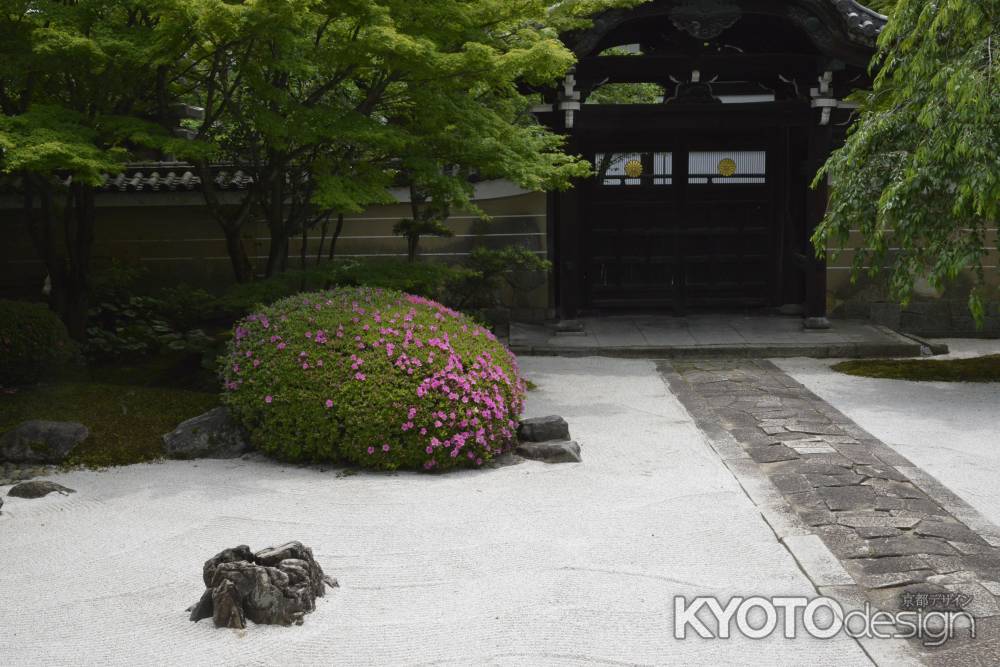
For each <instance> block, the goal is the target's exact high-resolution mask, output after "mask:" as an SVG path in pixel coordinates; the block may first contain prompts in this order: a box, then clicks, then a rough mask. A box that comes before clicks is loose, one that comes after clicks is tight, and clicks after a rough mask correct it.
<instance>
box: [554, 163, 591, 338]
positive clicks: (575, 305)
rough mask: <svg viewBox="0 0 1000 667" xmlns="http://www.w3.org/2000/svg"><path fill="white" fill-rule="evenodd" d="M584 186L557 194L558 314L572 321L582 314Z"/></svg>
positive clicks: (556, 256)
mask: <svg viewBox="0 0 1000 667" xmlns="http://www.w3.org/2000/svg"><path fill="white" fill-rule="evenodd" d="M583 187H584V186H583V185H582V184H580V183H577V184H576V187H574V188H571V189H569V190H565V191H563V192H557V193H554V194H553V195H552V196H553V197H554V198H555V202H554V204H555V205H554V208H555V221H554V223H555V233H554V235H553V237H554V241H555V248H554V253H553V256H554V260H553V262H554V268H555V274H556V290H557V292H556V312H557V314H558V316H559V318H560V319H573V318H575V317H576V316H577V315H578V313H579V312H580V307H581V305H582V297H583V294H582V290H583V267H582V262H583V258H582V257H581V251H582V247H581V239H582V236H583V233H584V230H583V228H582V224H581V220H580V213H581V210H582V207H581V206H580V197H581V196H582V195H583Z"/></svg>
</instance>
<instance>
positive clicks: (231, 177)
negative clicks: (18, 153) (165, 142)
mask: <svg viewBox="0 0 1000 667" xmlns="http://www.w3.org/2000/svg"><path fill="white" fill-rule="evenodd" d="M211 170H212V174H213V180H214V181H215V184H216V187H217V188H219V189H221V190H230V191H234V190H246V189H247V187H249V185H250V184H251V183H253V177H252V176H251V175H250V174H249V173H247V172H245V171H243V170H242V169H238V168H236V167H234V166H230V165H219V166H213V167H212V168H211ZM70 181H72V177H70V176H66V177H64V178H63V184H64V185H69V183H70ZM201 186H202V182H201V177H200V176H199V175H198V174H197V171H196V169H195V167H194V165H191V164H188V163H185V162H151V163H145V164H131V165H128V166H127V167H126V168H125V169H124V170H123V171H121V172H119V173H117V174H104V175H103V177H102V182H101V184H100V185H99V186H97V189H98V190H100V191H101V192H192V191H197V190H201ZM19 190H20V179H19V178H17V177H2V176H0V193H3V192H8V193H10V192H17V191H19Z"/></svg>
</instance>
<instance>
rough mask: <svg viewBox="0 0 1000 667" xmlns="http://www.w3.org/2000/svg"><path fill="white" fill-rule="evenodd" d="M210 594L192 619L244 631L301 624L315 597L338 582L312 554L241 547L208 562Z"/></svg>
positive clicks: (301, 549) (297, 546)
mask: <svg viewBox="0 0 1000 667" xmlns="http://www.w3.org/2000/svg"><path fill="white" fill-rule="evenodd" d="M202 579H203V580H204V581H205V582H206V587H207V588H206V590H205V592H204V593H203V594H202V596H201V599H199V600H198V602H197V603H196V604H195V605H193V606H192V607H190V608H189V609H188V611H190V612H191V615H190V619H191V620H192V621H199V620H201V619H203V618H209V617H212V619H213V620H214V622H215V626H216V627H219V628H245V627H246V621H247V619H249V620H251V621H253V622H254V623H258V624H270V625H293V624H294V625H301V624H302V623H303V622H304V620H305V615H306V614H307V613H309V612H311V611H313V610H314V609H315V608H316V598H317V597H323V595H324V593H325V587H326V586H330V587H336V586H337V582H336V580H335V579H331V578H330V577H327V576H326V575H325V574H323V568H321V567H320V566H319V563H317V562H316V560H315V559H314V558H313V554H312V550H311V549H309V548H308V547H305V546H303V545H302V544H301V543H299V542H289V543H288V544H284V545H282V546H279V547H271V548H268V549H264V550H262V551H258V552H257V553H256V554H253V553H251V552H250V548H249V547H247V546H245V545H240V546H238V547H234V548H232V549H226V550H225V551H222V552H220V553H218V554H216V555H215V556H213V557H212V558H210V559H208V560H207V561H205V565H204V567H203V568H202Z"/></svg>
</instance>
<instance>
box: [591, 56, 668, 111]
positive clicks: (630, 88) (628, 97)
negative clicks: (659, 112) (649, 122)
mask: <svg viewBox="0 0 1000 667" xmlns="http://www.w3.org/2000/svg"><path fill="white" fill-rule="evenodd" d="M600 55H602V56H641V55H642V53H641V52H640V51H627V50H625V49H623V48H619V47H612V48H610V49H605V50H604V51H602V52H601V53H600ZM662 101H663V86H662V85H661V84H658V83H606V84H604V85H602V86H598V87H597V88H596V89H594V91H593V92H592V93H591V94H590V95H589V96H587V99H586V104H657V103H659V102H662Z"/></svg>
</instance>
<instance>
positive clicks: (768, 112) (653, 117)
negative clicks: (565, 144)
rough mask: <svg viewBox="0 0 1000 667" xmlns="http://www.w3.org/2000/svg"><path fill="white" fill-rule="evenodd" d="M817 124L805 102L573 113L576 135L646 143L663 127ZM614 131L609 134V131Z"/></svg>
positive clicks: (589, 108)
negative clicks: (638, 140)
mask: <svg viewBox="0 0 1000 667" xmlns="http://www.w3.org/2000/svg"><path fill="white" fill-rule="evenodd" d="M815 124H816V112H815V110H813V109H811V108H810V106H809V103H808V102H798V101H795V102H761V103H752V104H711V105H706V104H676V103H674V104H628V105H614V104H608V105H605V104H585V105H583V108H582V109H581V110H580V111H579V112H577V114H576V123H575V125H574V128H573V133H574V134H575V135H588V136H594V135H601V134H603V135H605V136H612V137H614V140H615V141H616V142H618V143H619V144H620V143H621V142H622V141H623V140H624V141H628V140H630V139H631V138H632V137H630V135H635V137H637V138H645V140H646V143H648V141H649V139H650V138H651V133H655V132H657V131H664V130H679V129H684V130H712V129H718V130H732V129H741V128H743V129H753V128H761V127H795V126H799V127H802V126H811V125H815ZM609 132H610V133H613V134H610V135H609V134H608V133H609Z"/></svg>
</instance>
